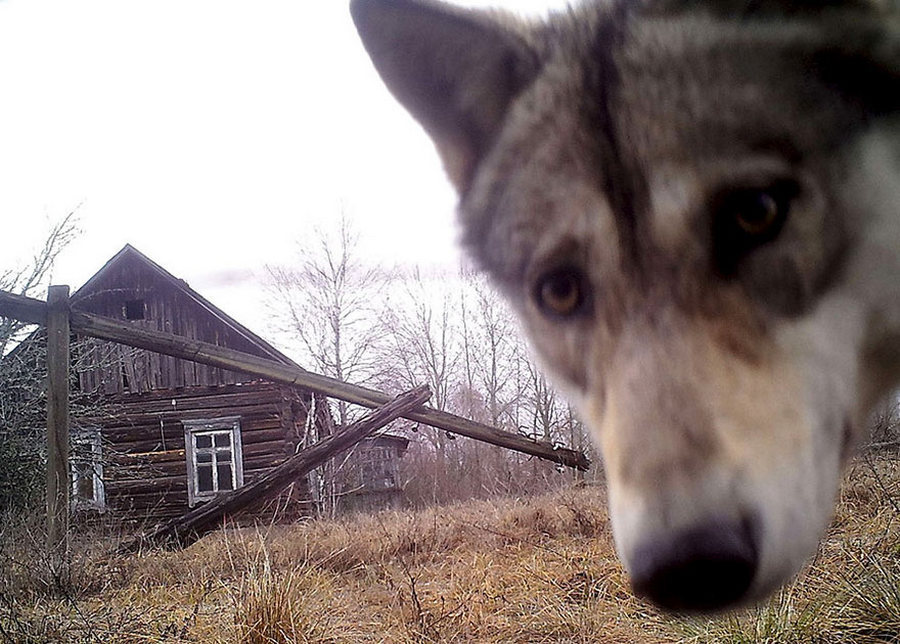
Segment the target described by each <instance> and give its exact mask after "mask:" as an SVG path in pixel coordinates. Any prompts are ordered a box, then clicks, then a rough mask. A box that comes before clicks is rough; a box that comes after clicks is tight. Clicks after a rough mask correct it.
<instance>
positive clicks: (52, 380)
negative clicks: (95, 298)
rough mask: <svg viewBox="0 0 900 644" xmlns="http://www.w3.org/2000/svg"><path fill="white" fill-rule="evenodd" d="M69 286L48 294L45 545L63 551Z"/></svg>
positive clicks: (66, 512) (66, 503)
mask: <svg viewBox="0 0 900 644" xmlns="http://www.w3.org/2000/svg"><path fill="white" fill-rule="evenodd" d="M69 476H70V475H69V287H68V286H51V287H50V289H49V290H48V292H47V546H48V548H49V549H50V550H51V551H56V552H65V551H66V550H67V549H68V548H67V546H68V532H69V530H68V528H69V487H70V483H69Z"/></svg>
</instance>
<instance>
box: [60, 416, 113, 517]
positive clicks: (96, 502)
mask: <svg viewBox="0 0 900 644" xmlns="http://www.w3.org/2000/svg"><path fill="white" fill-rule="evenodd" d="M102 457H103V447H102V443H101V439H100V430H99V429H98V428H96V427H92V428H90V429H86V430H83V431H80V432H78V433H76V434H74V435H73V437H72V453H71V455H70V458H69V466H70V468H71V470H72V508H73V509H76V510H78V509H88V510H97V511H100V512H102V511H104V510H105V509H106V491H105V490H104V487H103V460H102Z"/></svg>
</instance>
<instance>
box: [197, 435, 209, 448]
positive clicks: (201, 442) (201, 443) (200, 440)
mask: <svg viewBox="0 0 900 644" xmlns="http://www.w3.org/2000/svg"><path fill="white" fill-rule="evenodd" d="M196 438H197V447H212V436H210V435H209V434H198V435H197V437H196Z"/></svg>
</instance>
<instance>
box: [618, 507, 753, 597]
mask: <svg viewBox="0 0 900 644" xmlns="http://www.w3.org/2000/svg"><path fill="white" fill-rule="evenodd" d="M632 562H633V570H632V584H633V586H634V591H635V593H637V594H638V595H641V596H643V597H646V598H647V599H649V600H651V601H652V602H654V603H655V604H657V605H658V606H660V607H662V608H665V609H668V610H673V611H709V610H717V609H721V608H727V607H728V606H731V605H732V604H734V603H736V602H738V601H740V600H741V599H742V598H743V597H744V596H745V594H746V593H747V590H748V589H749V588H750V585H751V583H752V582H753V579H754V577H755V575H756V568H757V563H758V556H757V546H756V543H755V540H754V538H753V534H752V530H751V529H750V525H749V522H747V521H743V522H719V521H710V522H708V523H706V524H704V525H701V526H697V527H695V528H692V529H689V530H686V531H684V532H682V533H681V534H678V535H676V536H675V538H673V539H654V540H652V541H648V542H647V543H644V544H642V545H640V546H638V548H637V549H636V550H635V553H634V557H633V558H632Z"/></svg>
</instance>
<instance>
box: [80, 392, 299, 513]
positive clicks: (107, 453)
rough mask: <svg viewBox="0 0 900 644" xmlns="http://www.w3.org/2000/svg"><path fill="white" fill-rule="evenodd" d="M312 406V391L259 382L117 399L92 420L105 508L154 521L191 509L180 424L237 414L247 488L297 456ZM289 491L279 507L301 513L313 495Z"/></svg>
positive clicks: (295, 490)
mask: <svg viewBox="0 0 900 644" xmlns="http://www.w3.org/2000/svg"><path fill="white" fill-rule="evenodd" d="M308 406H309V394H306V393H302V394H301V393H300V392H299V391H298V390H297V389H295V388H291V387H285V386H282V385H276V384H272V383H262V382H260V383H250V384H240V385H238V384H235V385H223V386H217V387H191V388H182V389H179V390H174V391H155V392H147V393H142V394H128V395H121V396H117V397H116V398H115V399H114V401H113V402H112V403H111V407H110V411H111V413H110V414H109V415H107V416H104V417H103V418H99V419H95V420H94V421H89V422H92V424H93V425H94V426H97V427H99V428H100V430H101V435H102V440H103V461H104V464H105V465H106V467H104V474H105V477H104V478H105V480H104V483H105V490H106V506H107V510H108V511H109V512H111V513H114V514H115V515H118V516H121V517H123V518H126V519H132V520H139V521H140V520H145V521H149V522H151V523H154V522H157V521H160V520H163V519H167V518H171V517H173V516H177V515H179V514H183V513H185V512H187V511H188V510H189V507H188V495H187V485H188V481H187V464H186V460H185V458H186V456H185V445H184V425H183V424H182V423H183V421H186V420H197V419H212V418H220V417H228V416H238V417H240V427H241V445H242V448H243V468H244V481H245V484H246V483H248V482H250V481H252V480H254V479H255V478H257V477H259V476H261V475H263V474H265V473H266V472H268V471H270V470H271V469H272V468H273V467H276V466H277V465H280V464H281V463H283V462H284V461H285V460H286V459H287V458H288V457H289V456H291V455H292V454H294V451H295V450H296V448H297V444H298V441H299V436H300V432H302V429H303V425H304V423H305V421H306V415H305V411H306V409H307V408H308ZM301 485H303V482H301ZM289 493H290V499H289V500H288V499H280V501H279V502H280V503H281V504H282V505H287V506H294V507H289V508H288V511H289V512H292V513H294V514H296V513H298V512H299V511H300V509H301V508H300V506H302V505H303V504H304V503H305V502H308V500H309V499H308V496H309V495H308V494H307V493H306V490H305V487H304V488H303V489H298V486H294V489H293V490H291V491H289Z"/></svg>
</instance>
